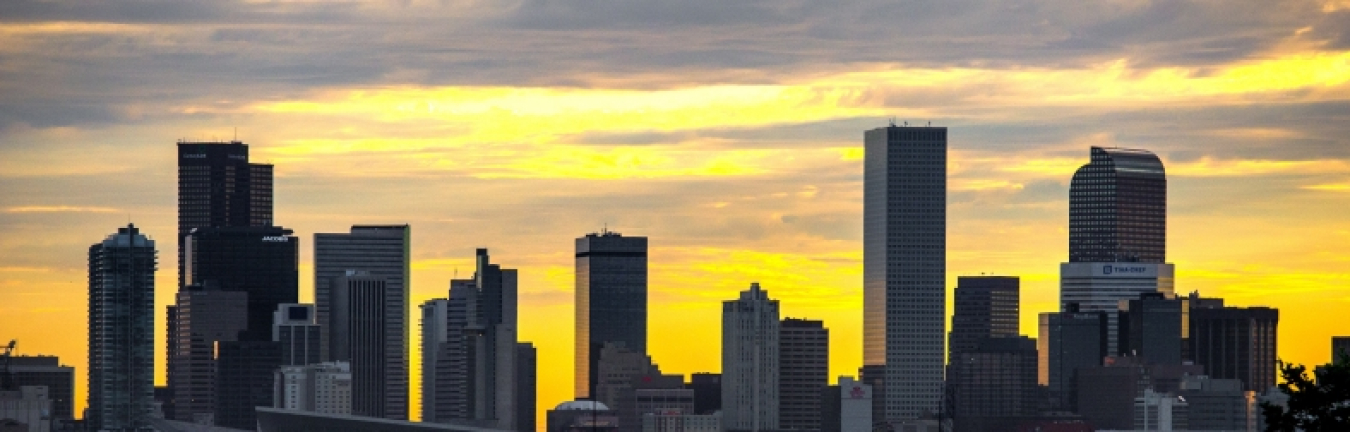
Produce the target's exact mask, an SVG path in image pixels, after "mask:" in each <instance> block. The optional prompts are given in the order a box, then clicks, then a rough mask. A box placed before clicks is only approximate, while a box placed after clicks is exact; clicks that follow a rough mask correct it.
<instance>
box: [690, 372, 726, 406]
mask: <svg viewBox="0 0 1350 432" xmlns="http://www.w3.org/2000/svg"><path fill="white" fill-rule="evenodd" d="M687 387H689V388H690V389H692V390H694V414H712V413H713V412H714V411H720V410H721V409H722V374H716V373H707V372H699V373H694V374H691V375H689V384H688V386H687Z"/></svg>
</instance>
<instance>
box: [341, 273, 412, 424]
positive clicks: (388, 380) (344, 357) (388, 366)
mask: <svg viewBox="0 0 1350 432" xmlns="http://www.w3.org/2000/svg"><path fill="white" fill-rule="evenodd" d="M331 283H332V285H331V287H332V288H333V291H332V292H331V296H329V300H330V301H331V302H332V303H331V305H332V309H331V312H332V314H331V315H330V320H329V323H330V325H329V333H328V334H329V336H330V337H331V338H332V341H330V345H329V346H330V347H331V348H332V350H333V359H334V360H335V361H345V362H350V363H351V371H352V415H359V416H366V417H381V418H387V419H392V420H406V419H407V416H408V380H407V368H406V367H407V365H406V364H405V363H402V362H400V361H399V360H400V359H402V358H405V357H402V356H401V349H402V344H399V343H391V340H392V341H398V340H399V339H400V338H402V336H403V328H402V326H400V325H399V322H398V321H397V320H394V319H391V317H390V316H389V314H390V313H391V311H395V310H397V308H393V307H390V304H391V303H394V302H395V301H394V300H392V299H391V297H396V296H398V295H399V294H398V291H395V290H394V289H393V288H390V287H389V282H388V280H387V279H385V278H383V277H380V276H375V275H371V274H369V273H366V272H363V271H359V270H350V271H348V272H347V274H345V275H344V276H341V277H338V278H335V279H333V280H332V281H331Z"/></svg>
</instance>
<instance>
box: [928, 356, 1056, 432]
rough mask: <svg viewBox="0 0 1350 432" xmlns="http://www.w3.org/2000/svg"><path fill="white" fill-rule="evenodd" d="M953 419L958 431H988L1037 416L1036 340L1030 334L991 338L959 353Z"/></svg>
mask: <svg viewBox="0 0 1350 432" xmlns="http://www.w3.org/2000/svg"><path fill="white" fill-rule="evenodd" d="M947 390H948V391H949V392H951V394H952V398H951V406H952V408H953V409H952V412H951V415H952V417H953V418H954V419H955V423H956V430H958V431H985V430H992V429H994V426H996V425H999V424H1003V423H1008V422H1010V421H1011V420H1016V419H1017V418H1019V417H1027V416H1031V415H1034V414H1035V413H1036V403H1037V387H1036V341H1035V340H1033V339H1030V338H1027V337H1026V336H1014V337H986V338H982V339H980V340H979V341H976V345H975V348H972V349H970V350H968V351H959V352H954V353H953V357H952V366H951V376H948V377H947Z"/></svg>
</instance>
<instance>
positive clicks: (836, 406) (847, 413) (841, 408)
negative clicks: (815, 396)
mask: <svg viewBox="0 0 1350 432" xmlns="http://www.w3.org/2000/svg"><path fill="white" fill-rule="evenodd" d="M820 431H821V432H871V431H872V386H870V385H867V384H865V383H863V382H862V381H857V380H854V379H853V377H847V376H844V377H839V384H838V385H832V386H829V387H827V388H826V389H825V391H824V393H823V398H822V402H821V421H820Z"/></svg>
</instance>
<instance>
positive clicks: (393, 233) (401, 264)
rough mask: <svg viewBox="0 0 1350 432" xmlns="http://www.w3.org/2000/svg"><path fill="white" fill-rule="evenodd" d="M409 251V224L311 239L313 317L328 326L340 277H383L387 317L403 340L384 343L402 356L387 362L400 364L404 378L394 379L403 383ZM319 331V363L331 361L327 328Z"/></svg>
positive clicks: (364, 227) (356, 228)
mask: <svg viewBox="0 0 1350 432" xmlns="http://www.w3.org/2000/svg"><path fill="white" fill-rule="evenodd" d="M411 248H412V228H411V227H410V226H408V225H353V226H352V228H351V232H350V233H332V234H329V233H316V234H314V306H315V308H316V309H317V312H318V320H319V323H327V322H328V321H329V312H330V311H331V310H332V300H331V299H330V297H331V295H332V294H331V293H332V292H333V290H334V288H333V281H334V279H337V278H340V277H343V276H345V275H346V274H347V271H348V270H358V271H364V272H366V273H367V274H369V275H370V276H374V277H378V278H383V279H384V281H385V284H386V286H387V287H388V289H390V290H392V291H393V292H394V293H395V295H393V296H391V297H390V298H389V299H390V300H391V303H390V304H389V306H390V308H391V309H390V310H389V311H387V312H386V315H387V316H389V317H391V319H393V320H394V323H395V324H398V325H400V326H402V327H403V337H402V338H401V339H397V340H390V341H386V342H388V343H390V344H394V345H391V347H390V348H391V349H390V350H389V353H390V354H391V355H396V356H401V357H394V358H391V359H390V361H391V362H394V364H402V365H403V370H404V371H405V372H404V375H402V376H401V377H394V379H401V380H403V381H407V375H406V370H407V366H408V364H407V363H408V349H409V347H408V346H407V343H406V341H409V340H411V339H409V335H410V331H411V330H410V329H409V325H408V323H407V321H406V320H407V318H406V317H408V316H409V314H410V313H411V308H412V305H411V304H410V303H409V299H410V297H409V292H408V290H409V287H410V286H411V284H412V279H411V277H410V276H411V273H410V267H409V265H410V258H409V257H410V255H409V251H410V250H411ZM321 331H322V332H323V335H322V336H321V337H320V339H321V343H322V344H323V346H322V347H320V350H321V351H323V353H324V356H325V357H324V359H325V360H329V359H333V358H334V357H331V355H332V353H331V350H332V349H331V348H330V347H329V346H328V342H329V341H330V340H331V338H330V337H329V336H328V331H329V329H328V327H327V326H326V325H325V326H324V327H323V328H322V329H321Z"/></svg>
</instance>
